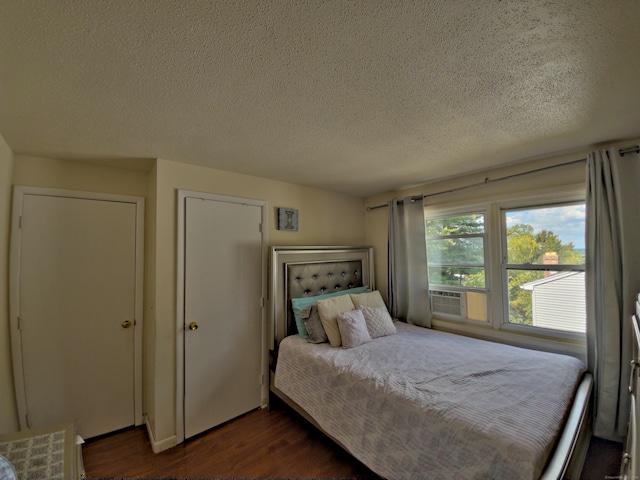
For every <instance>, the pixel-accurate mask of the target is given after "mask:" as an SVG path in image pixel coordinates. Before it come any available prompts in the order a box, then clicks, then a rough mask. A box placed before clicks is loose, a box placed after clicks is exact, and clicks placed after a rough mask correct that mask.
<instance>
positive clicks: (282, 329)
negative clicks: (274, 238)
mask: <svg viewBox="0 0 640 480" xmlns="http://www.w3.org/2000/svg"><path fill="white" fill-rule="evenodd" d="M270 253H271V255H270V262H271V265H270V266H271V322H270V335H269V339H270V343H269V349H270V350H271V351H274V350H277V347H278V345H279V343H280V341H281V340H282V339H283V338H284V337H286V336H287V335H289V334H291V333H293V332H295V321H294V319H293V312H292V310H291V305H290V303H291V302H290V300H291V298H296V297H304V296H315V295H321V294H323V293H331V292H334V291H339V290H345V289H348V288H352V287H356V286H362V285H368V286H369V288H370V289H371V290H375V277H374V269H373V247H370V246H363V247H361V246H358V247H345V246H336V247H271V252H270Z"/></svg>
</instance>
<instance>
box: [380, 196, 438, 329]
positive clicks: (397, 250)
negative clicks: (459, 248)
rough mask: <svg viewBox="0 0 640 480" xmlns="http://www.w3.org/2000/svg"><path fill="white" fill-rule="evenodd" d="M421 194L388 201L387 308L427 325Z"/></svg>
mask: <svg viewBox="0 0 640 480" xmlns="http://www.w3.org/2000/svg"><path fill="white" fill-rule="evenodd" d="M423 202H424V199H423V197H421V196H420V197H406V198H404V199H403V200H397V199H393V200H391V201H390V202H389V256H388V273H387V276H388V278H387V281H388V292H387V298H388V302H389V312H390V313H391V315H392V316H393V317H394V318H398V319H400V320H403V321H405V322H407V323H411V324H414V325H420V326H423V327H431V309H430V303H429V281H428V278H427V241H426V236H425V218H424V205H423Z"/></svg>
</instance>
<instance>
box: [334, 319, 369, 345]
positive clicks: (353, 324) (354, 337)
mask: <svg viewBox="0 0 640 480" xmlns="http://www.w3.org/2000/svg"><path fill="white" fill-rule="evenodd" d="M337 322H338V328H339V329H340V337H341V338H342V346H343V347H344V348H353V347H357V346H358V345H362V344H363V343H367V342H370V341H371V335H369V331H368V330H367V323H366V322H365V319H364V315H363V314H362V311H361V310H351V311H350V312H343V313H340V314H338V318H337Z"/></svg>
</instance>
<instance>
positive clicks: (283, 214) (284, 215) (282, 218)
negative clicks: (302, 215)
mask: <svg viewBox="0 0 640 480" xmlns="http://www.w3.org/2000/svg"><path fill="white" fill-rule="evenodd" d="M278 230H282V231H287V232H297V231H298V210H297V209H296V208H278Z"/></svg>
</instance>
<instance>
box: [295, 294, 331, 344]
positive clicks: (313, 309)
mask: <svg viewBox="0 0 640 480" xmlns="http://www.w3.org/2000/svg"><path fill="white" fill-rule="evenodd" d="M300 315H301V316H303V317H304V327H305V328H306V329H307V333H308V334H309V338H307V342H309V343H324V342H326V341H327V334H326V333H325V331H324V327H323V326H322V320H320V314H319V313H318V305H316V304H315V303H314V304H313V305H309V306H308V307H307V308H305V309H304V310H303V311H302V312H301V314H300Z"/></svg>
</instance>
